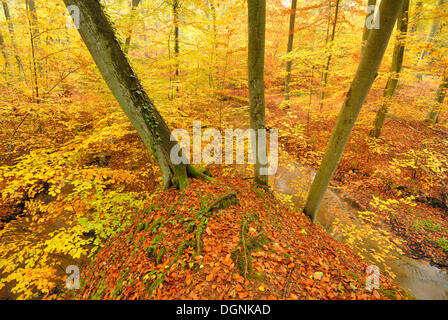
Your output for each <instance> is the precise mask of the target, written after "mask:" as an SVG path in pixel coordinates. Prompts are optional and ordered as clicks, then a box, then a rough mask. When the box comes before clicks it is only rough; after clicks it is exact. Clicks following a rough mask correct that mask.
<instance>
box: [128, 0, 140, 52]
mask: <svg viewBox="0 0 448 320" xmlns="http://www.w3.org/2000/svg"><path fill="white" fill-rule="evenodd" d="M140 2H141V0H132V5H131V14H130V17H131V24H130V26H129V29H128V36H127V37H126V41H125V44H124V53H126V54H128V52H129V47H130V46H131V39H132V32H133V30H134V28H133V23H134V18H135V11H136V10H137V7H138V5H139V4H140Z"/></svg>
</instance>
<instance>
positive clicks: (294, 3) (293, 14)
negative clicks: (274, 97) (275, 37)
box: [285, 0, 297, 101]
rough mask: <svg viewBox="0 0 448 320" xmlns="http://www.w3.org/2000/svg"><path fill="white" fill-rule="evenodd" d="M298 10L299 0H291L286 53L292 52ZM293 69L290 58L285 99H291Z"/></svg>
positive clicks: (287, 68)
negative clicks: (290, 87)
mask: <svg viewBox="0 0 448 320" xmlns="http://www.w3.org/2000/svg"><path fill="white" fill-rule="evenodd" d="M296 10H297V0H292V1H291V14H290V16H289V37H288V48H287V50H286V54H290V53H291V52H292V48H293V45H294V29H295V22H296ZM291 69H292V60H291V59H288V60H287V61H286V79H285V100H286V101H289V83H290V81H291Z"/></svg>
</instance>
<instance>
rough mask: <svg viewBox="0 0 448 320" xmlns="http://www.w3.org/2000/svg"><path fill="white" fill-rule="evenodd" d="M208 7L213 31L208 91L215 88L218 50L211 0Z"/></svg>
mask: <svg viewBox="0 0 448 320" xmlns="http://www.w3.org/2000/svg"><path fill="white" fill-rule="evenodd" d="M208 3H209V6H210V13H211V16H212V23H213V26H212V30H213V45H212V52H211V54H210V68H209V75H208V85H209V88H210V89H213V88H214V87H215V79H214V69H215V59H216V50H217V49H218V41H217V40H218V27H217V24H216V7H215V4H214V2H213V0H210V1H208Z"/></svg>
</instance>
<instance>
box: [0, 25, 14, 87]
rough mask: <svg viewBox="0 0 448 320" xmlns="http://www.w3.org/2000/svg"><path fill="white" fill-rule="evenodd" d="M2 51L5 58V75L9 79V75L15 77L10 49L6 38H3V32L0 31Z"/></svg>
mask: <svg viewBox="0 0 448 320" xmlns="http://www.w3.org/2000/svg"><path fill="white" fill-rule="evenodd" d="M0 51H1V52H2V56H3V59H4V60H5V75H6V79H7V80H8V78H9V77H11V78H13V77H14V72H13V69H12V66H11V63H10V62H9V54H8V50H7V49H6V45H5V40H4V38H3V34H2V33H1V31H0Z"/></svg>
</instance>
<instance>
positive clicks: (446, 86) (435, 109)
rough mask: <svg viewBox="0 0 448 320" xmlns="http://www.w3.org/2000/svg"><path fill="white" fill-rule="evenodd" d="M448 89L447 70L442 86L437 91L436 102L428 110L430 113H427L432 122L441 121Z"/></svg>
mask: <svg viewBox="0 0 448 320" xmlns="http://www.w3.org/2000/svg"><path fill="white" fill-rule="evenodd" d="M447 91H448V75H447V72H446V70H445V72H444V75H443V79H442V82H441V83H440V86H439V88H438V89H437V92H436V96H435V99H434V104H433V105H432V106H431V108H430V109H429V111H428V114H427V115H426V118H427V120H429V121H431V122H432V123H437V122H438V121H439V114H440V108H441V106H442V104H443V101H444V100H445V97H446V92H447Z"/></svg>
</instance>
